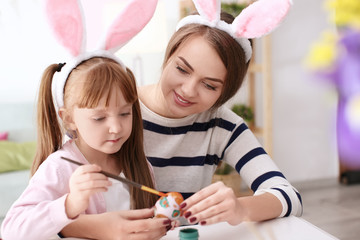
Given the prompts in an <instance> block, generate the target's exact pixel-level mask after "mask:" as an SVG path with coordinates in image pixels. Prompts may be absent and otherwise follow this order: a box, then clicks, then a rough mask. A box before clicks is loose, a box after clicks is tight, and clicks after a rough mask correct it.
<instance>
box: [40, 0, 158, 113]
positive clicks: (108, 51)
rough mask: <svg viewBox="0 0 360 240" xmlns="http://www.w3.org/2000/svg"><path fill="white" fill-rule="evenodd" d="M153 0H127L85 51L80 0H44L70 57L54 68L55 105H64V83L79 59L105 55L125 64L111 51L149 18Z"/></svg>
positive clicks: (154, 4)
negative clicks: (94, 45) (95, 45)
mask: <svg viewBox="0 0 360 240" xmlns="http://www.w3.org/2000/svg"><path fill="white" fill-rule="evenodd" d="M156 5H157V0H146V1H144V0H128V4H127V5H126V6H125V8H124V9H122V11H121V12H120V13H119V15H118V16H117V17H116V19H115V20H114V22H113V23H112V25H111V26H110V28H109V29H108V31H107V34H106V36H105V37H104V40H103V41H102V42H101V45H100V47H99V48H98V50H97V51H93V52H86V50H85V49H86V41H85V40H86V39H85V36H86V34H85V21H84V17H83V11H82V8H81V4H80V0H47V1H46V12H47V16H48V19H49V23H50V25H51V27H52V28H53V30H54V33H55V35H56V37H57V38H58V40H59V41H60V42H61V43H62V45H63V46H64V47H65V48H67V49H68V51H69V52H70V54H71V55H72V57H73V58H72V59H71V60H70V61H68V62H67V63H66V65H65V66H64V67H63V68H62V69H60V70H61V71H59V72H56V74H55V75H54V79H53V81H52V94H53V100H54V104H55V107H56V108H57V109H59V108H60V107H62V106H63V105H64V100H63V98H64V86H65V82H66V80H67V78H68V76H69V74H70V72H71V71H72V70H73V69H74V68H75V67H76V66H77V65H78V64H80V63H81V62H83V61H85V60H88V59H90V58H92V57H106V58H110V59H113V60H115V61H116V62H118V63H119V64H120V65H121V66H122V67H123V68H124V69H126V67H125V65H124V64H123V63H122V62H121V60H120V59H119V58H117V57H116V56H115V55H114V53H115V52H116V51H117V50H118V49H120V48H121V47H122V46H124V45H125V44H126V43H127V42H128V41H129V40H130V39H132V38H133V37H134V36H135V35H136V34H137V33H138V32H140V31H141V30H142V29H143V28H144V27H145V25H146V24H147V23H148V22H149V21H150V19H151V18H152V16H153V14H154V12H155V9H156Z"/></svg>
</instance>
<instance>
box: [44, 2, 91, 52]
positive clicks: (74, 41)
mask: <svg viewBox="0 0 360 240" xmlns="http://www.w3.org/2000/svg"><path fill="white" fill-rule="evenodd" d="M46 13H47V16H48V19H49V23H50V25H51V26H52V28H53V30H54V32H55V36H56V37H57V38H58V39H59V41H60V42H61V44H63V45H64V47H66V48H67V49H68V50H69V51H70V53H71V54H72V55H73V56H78V55H79V54H80V53H81V52H82V51H83V49H84V47H85V46H84V45H85V38H84V36H85V30H84V29H85V28H84V19H83V15H82V9H81V7H80V4H79V2H78V0H47V1H46Z"/></svg>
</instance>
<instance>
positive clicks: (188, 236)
mask: <svg viewBox="0 0 360 240" xmlns="http://www.w3.org/2000/svg"><path fill="white" fill-rule="evenodd" d="M179 239H180V240H198V239H199V232H198V230H197V229H196V228H184V229H181V230H180V232H179Z"/></svg>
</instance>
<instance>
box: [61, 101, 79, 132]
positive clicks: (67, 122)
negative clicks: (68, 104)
mask: <svg viewBox="0 0 360 240" xmlns="http://www.w3.org/2000/svg"><path fill="white" fill-rule="evenodd" d="M59 117H60V118H61V120H62V121H63V123H64V127H65V129H67V130H74V131H75V130H76V129H77V128H76V125H75V122H74V120H73V117H72V115H71V114H70V112H69V111H68V110H66V109H65V108H63V107H62V108H60V109H59Z"/></svg>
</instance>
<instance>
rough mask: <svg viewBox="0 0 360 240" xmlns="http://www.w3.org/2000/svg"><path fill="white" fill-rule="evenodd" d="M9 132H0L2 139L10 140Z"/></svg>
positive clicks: (0, 139) (0, 138)
mask: <svg viewBox="0 0 360 240" xmlns="http://www.w3.org/2000/svg"><path fill="white" fill-rule="evenodd" d="M8 135H9V133H8V132H0V141H6V140H8Z"/></svg>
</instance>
